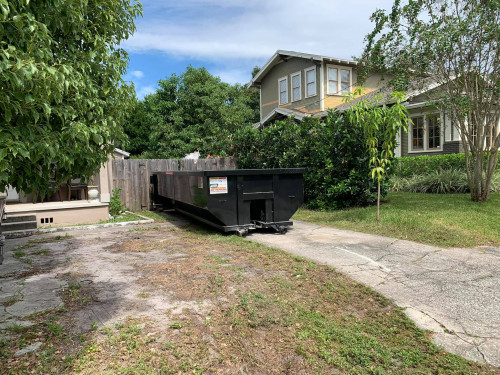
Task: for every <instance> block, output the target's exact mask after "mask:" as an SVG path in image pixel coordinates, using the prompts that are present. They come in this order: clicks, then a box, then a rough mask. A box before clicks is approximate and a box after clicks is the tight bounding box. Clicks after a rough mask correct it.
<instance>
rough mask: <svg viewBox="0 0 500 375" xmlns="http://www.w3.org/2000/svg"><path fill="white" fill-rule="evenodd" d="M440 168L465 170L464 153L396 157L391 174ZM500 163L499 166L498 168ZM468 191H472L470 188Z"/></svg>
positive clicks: (401, 175) (402, 176)
mask: <svg viewBox="0 0 500 375" xmlns="http://www.w3.org/2000/svg"><path fill="white" fill-rule="evenodd" d="M440 169H454V170H456V171H461V172H463V173H466V172H465V169H466V168H465V155H464V154H446V155H433V156H429V155H419V156H407V157H401V158H396V159H394V161H393V163H392V167H391V175H392V176H393V177H391V178H394V177H401V178H408V177H411V176H413V175H424V174H428V173H431V172H434V171H437V170H440ZM499 169H500V165H498V166H497V170H499ZM467 191H470V190H469V189H468V190H467Z"/></svg>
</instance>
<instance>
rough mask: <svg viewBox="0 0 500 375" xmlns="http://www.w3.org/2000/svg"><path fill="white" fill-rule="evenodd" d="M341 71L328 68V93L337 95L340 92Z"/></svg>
mask: <svg viewBox="0 0 500 375" xmlns="http://www.w3.org/2000/svg"><path fill="white" fill-rule="evenodd" d="M338 87H339V70H338V69H337V68H328V93H329V94H335V93H337V92H338V91H339V89H338Z"/></svg>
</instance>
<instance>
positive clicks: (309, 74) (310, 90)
mask: <svg viewBox="0 0 500 375" xmlns="http://www.w3.org/2000/svg"><path fill="white" fill-rule="evenodd" d="M305 74H306V98H309V97H311V96H314V95H316V67H313V68H310V69H307V70H305Z"/></svg>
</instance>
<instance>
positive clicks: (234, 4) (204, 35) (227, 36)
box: [123, 0, 393, 83]
mask: <svg viewBox="0 0 500 375" xmlns="http://www.w3.org/2000/svg"><path fill="white" fill-rule="evenodd" d="M392 3H393V0H350V1H348V2H347V1H345V0H309V1H307V2H306V1H299V0H273V1H269V0H253V1H248V0H231V1H229V0H182V1H179V0H176V1H172V0H149V1H146V2H144V18H140V19H138V20H137V21H136V24H137V31H136V33H135V34H134V35H133V37H131V38H130V39H129V40H127V41H125V42H124V43H123V47H124V48H126V49H127V50H128V51H129V52H133V53H141V54H151V53H165V54H167V55H168V56H169V58H171V59H172V58H173V59H179V60H188V62H190V61H192V60H198V61H203V62H204V63H207V62H208V63H210V64H212V65H213V66H214V69H211V71H213V72H214V73H215V74H216V75H220V76H221V79H222V80H224V81H226V82H230V83H234V82H240V83H246V82H248V81H249V79H250V71H251V69H252V68H253V66H255V65H259V66H262V65H263V64H264V63H265V62H266V61H267V59H269V58H270V57H271V56H272V55H273V54H274V52H276V50H278V49H283V50H291V51H299V52H306V53H314V54H321V55H326V56H332V57H339V58H351V57H352V56H355V55H359V54H360V53H361V52H362V48H363V39H364V36H365V35H366V34H367V33H368V32H370V31H371V30H372V28H373V25H372V24H371V23H370V21H369V17H370V15H371V14H372V13H373V12H374V11H375V10H376V8H384V9H390V7H391V6H392ZM136 72H140V71H136ZM136 72H132V77H131V78H133V79H134V80H137V79H138V78H141V77H138V76H135V75H134V73H136ZM139 74H142V72H140V73H139Z"/></svg>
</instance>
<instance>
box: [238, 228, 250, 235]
mask: <svg viewBox="0 0 500 375" xmlns="http://www.w3.org/2000/svg"><path fill="white" fill-rule="evenodd" d="M236 233H237V234H238V237H245V236H246V235H247V234H248V229H238V230H237V231H236Z"/></svg>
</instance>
